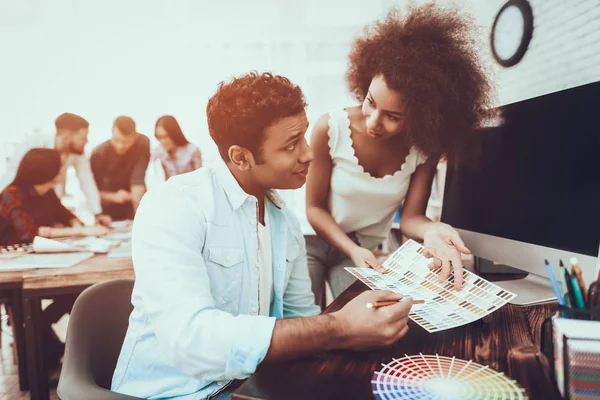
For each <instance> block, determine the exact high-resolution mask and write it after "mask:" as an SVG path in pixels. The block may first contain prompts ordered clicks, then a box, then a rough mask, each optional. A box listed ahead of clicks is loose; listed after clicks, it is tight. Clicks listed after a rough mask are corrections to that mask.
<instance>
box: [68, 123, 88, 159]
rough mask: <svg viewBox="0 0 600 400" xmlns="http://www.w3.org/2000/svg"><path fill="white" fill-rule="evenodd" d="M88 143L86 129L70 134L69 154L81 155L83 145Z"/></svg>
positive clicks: (83, 148)
mask: <svg viewBox="0 0 600 400" xmlns="http://www.w3.org/2000/svg"><path fill="white" fill-rule="evenodd" d="M87 142H88V128H82V129H80V130H78V131H77V132H74V133H73V134H71V143H70V145H69V152H70V153H74V154H83V152H84V150H85V145H86V144H87Z"/></svg>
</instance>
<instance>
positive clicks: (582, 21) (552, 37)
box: [490, 0, 600, 104]
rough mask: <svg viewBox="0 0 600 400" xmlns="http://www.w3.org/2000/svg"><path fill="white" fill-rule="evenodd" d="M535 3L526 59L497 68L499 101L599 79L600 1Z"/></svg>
mask: <svg viewBox="0 0 600 400" xmlns="http://www.w3.org/2000/svg"><path fill="white" fill-rule="evenodd" d="M490 3H497V4H498V7H500V6H501V5H502V4H503V3H504V1H503V0H502V1H496V0H494V1H490ZM530 4H531V7H532V9H533V18H534V30H533V38H532V40H531V42H530V44H529V49H528V51H527V53H526V54H525V57H524V58H523V60H521V62H520V63H519V64H517V65H516V66H514V67H511V68H499V67H498V68H496V70H497V77H496V83H497V87H498V103H499V104H507V103H513V102H516V101H519V100H523V99H527V98H532V97H536V96H540V95H543V94H547V93H552V92H556V91H558V90H563V89H567V88H570V87H574V86H580V85H583V84H586V83H590V82H595V81H598V80H600V1H598V0H577V1H569V0H567V1H565V0H530ZM490 26H491V25H490Z"/></svg>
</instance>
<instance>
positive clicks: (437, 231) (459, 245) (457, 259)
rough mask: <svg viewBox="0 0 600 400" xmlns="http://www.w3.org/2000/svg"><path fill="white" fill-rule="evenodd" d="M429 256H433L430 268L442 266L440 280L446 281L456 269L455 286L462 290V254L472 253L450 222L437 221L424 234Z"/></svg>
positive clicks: (425, 253)
mask: <svg viewBox="0 0 600 400" xmlns="http://www.w3.org/2000/svg"><path fill="white" fill-rule="evenodd" d="M423 239H424V245H425V252H424V253H423V255H424V256H425V257H427V258H433V261H432V262H431V264H430V265H429V267H430V268H439V267H442V272H441V274H440V279H439V280H440V282H444V281H445V280H446V279H448V277H449V276H450V273H451V272H452V271H454V288H455V289H456V290H460V289H461V288H462V284H463V278H462V275H463V266H462V260H461V253H462V254H471V251H470V250H469V249H467V247H466V246H465V243H464V242H463V241H462V239H461V238H460V236H459V234H458V232H457V231H456V230H455V229H454V228H452V227H451V226H450V225H448V224H444V223H442V222H436V223H434V224H431V225H430V227H429V228H427V230H426V231H425V235H424V238H423Z"/></svg>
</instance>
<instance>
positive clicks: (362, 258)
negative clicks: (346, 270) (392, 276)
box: [349, 246, 386, 274]
mask: <svg viewBox="0 0 600 400" xmlns="http://www.w3.org/2000/svg"><path fill="white" fill-rule="evenodd" d="M349 256H350V259H351V260H352V262H353V263H354V265H355V266H356V267H360V268H373V269H374V270H375V271H377V272H380V273H382V274H385V273H386V269H385V268H384V267H383V266H382V265H381V264H380V263H379V261H377V258H376V257H375V255H374V254H373V252H372V251H371V250H368V249H365V248H363V247H360V246H356V247H354V248H353V249H352V250H351V251H350V254H349Z"/></svg>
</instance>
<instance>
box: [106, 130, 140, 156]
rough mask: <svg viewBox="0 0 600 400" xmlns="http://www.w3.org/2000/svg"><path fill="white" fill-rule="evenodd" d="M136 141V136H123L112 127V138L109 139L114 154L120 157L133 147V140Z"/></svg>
mask: <svg viewBox="0 0 600 400" xmlns="http://www.w3.org/2000/svg"><path fill="white" fill-rule="evenodd" d="M136 139H137V135H136V134H132V135H124V134H123V133H122V132H121V131H120V130H119V128H117V127H116V126H113V130H112V138H111V139H110V144H111V145H112V147H113V149H114V150H115V153H117V154H118V155H120V156H122V155H124V154H125V153H127V151H128V150H129V149H130V148H131V146H133V145H134V143H135V140H136Z"/></svg>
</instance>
